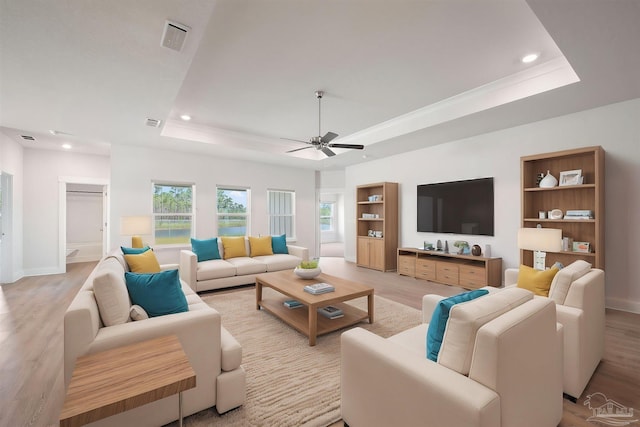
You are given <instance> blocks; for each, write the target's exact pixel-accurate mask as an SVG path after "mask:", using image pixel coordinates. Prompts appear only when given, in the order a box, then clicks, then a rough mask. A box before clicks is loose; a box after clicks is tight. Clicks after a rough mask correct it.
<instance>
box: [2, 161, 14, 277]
mask: <svg viewBox="0 0 640 427" xmlns="http://www.w3.org/2000/svg"><path fill="white" fill-rule="evenodd" d="M12 191H13V176H12V175H9V174H7V173H0V283H10V282H13V280H12V277H13V269H12V265H13V258H12V251H11V241H12V235H11V234H12V233H11V229H12V212H13V210H12V199H13V198H12V196H11V194H12Z"/></svg>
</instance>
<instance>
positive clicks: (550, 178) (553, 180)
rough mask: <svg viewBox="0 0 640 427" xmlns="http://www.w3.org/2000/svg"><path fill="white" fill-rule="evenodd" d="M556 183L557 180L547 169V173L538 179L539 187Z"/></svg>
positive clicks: (547, 186)
mask: <svg viewBox="0 0 640 427" xmlns="http://www.w3.org/2000/svg"><path fill="white" fill-rule="evenodd" d="M556 185H558V180H557V179H556V177H555V176H553V175H551V173H550V172H549V171H547V175H546V176H545V177H544V178H542V181H540V188H553V187H555V186H556Z"/></svg>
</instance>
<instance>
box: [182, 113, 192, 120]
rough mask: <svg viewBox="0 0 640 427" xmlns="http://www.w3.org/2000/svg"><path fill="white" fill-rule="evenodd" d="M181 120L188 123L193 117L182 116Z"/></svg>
mask: <svg viewBox="0 0 640 427" xmlns="http://www.w3.org/2000/svg"><path fill="white" fill-rule="evenodd" d="M180 118H181V119H182V120H184V121H185V122H188V121H189V120H191V116H190V115H188V114H183V115H181V116H180Z"/></svg>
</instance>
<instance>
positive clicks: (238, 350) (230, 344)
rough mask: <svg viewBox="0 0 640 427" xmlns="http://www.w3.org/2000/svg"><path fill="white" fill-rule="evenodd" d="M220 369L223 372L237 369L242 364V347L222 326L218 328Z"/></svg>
mask: <svg viewBox="0 0 640 427" xmlns="http://www.w3.org/2000/svg"><path fill="white" fill-rule="evenodd" d="M220 347H221V350H222V357H221V359H222V360H221V361H220V363H221V368H222V370H223V371H225V372H229V371H233V370H234V369H238V368H239V367H240V364H241V363H242V346H241V345H240V343H238V341H237V340H236V339H235V338H234V337H233V335H231V334H230V333H229V331H227V330H226V329H225V328H224V327H223V326H220Z"/></svg>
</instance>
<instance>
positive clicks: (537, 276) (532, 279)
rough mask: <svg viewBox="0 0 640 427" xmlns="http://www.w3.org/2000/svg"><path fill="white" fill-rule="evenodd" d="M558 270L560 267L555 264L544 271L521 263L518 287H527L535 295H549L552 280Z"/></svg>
mask: <svg viewBox="0 0 640 427" xmlns="http://www.w3.org/2000/svg"><path fill="white" fill-rule="evenodd" d="M557 272H558V267H555V266H554V267H551V268H550V269H549V270H544V271H542V270H535V269H533V268H531V267H527V266H526V265H521V266H520V272H519V273H518V287H519V288H523V289H527V290H529V291H531V292H533V293H534V294H535V295H540V296H543V297H548V296H549V288H550V287H551V281H552V280H553V277H554V276H555V275H556V273H557Z"/></svg>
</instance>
